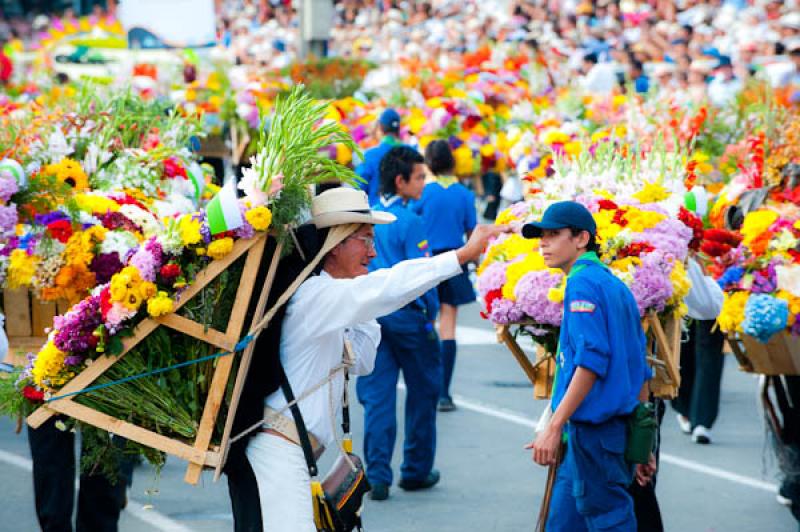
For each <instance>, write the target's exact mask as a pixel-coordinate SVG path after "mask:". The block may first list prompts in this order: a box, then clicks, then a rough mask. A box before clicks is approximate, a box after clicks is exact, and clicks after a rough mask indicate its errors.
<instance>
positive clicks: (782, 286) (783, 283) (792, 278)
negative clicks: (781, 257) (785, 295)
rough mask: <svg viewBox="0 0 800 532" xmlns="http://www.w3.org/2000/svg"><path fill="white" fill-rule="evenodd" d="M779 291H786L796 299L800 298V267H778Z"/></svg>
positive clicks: (776, 271)
mask: <svg viewBox="0 0 800 532" xmlns="http://www.w3.org/2000/svg"><path fill="white" fill-rule="evenodd" d="M775 273H776V274H777V275H778V290H786V291H787V292H789V293H790V294H792V295H793V296H795V297H800V266H798V265H796V264H793V265H791V266H776V267H775Z"/></svg>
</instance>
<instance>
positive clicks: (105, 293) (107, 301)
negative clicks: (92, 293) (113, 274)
mask: <svg viewBox="0 0 800 532" xmlns="http://www.w3.org/2000/svg"><path fill="white" fill-rule="evenodd" d="M109 310H111V290H109V289H108V287H107V286H106V287H105V288H103V290H102V291H101V292H100V315H101V316H102V317H103V321H106V318H107V317H108V311H109Z"/></svg>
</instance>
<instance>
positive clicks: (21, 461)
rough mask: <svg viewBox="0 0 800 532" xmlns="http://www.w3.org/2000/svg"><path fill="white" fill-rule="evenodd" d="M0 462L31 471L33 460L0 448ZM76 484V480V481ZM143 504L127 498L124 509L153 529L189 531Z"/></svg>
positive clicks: (172, 531) (176, 531) (165, 531)
mask: <svg viewBox="0 0 800 532" xmlns="http://www.w3.org/2000/svg"><path fill="white" fill-rule="evenodd" d="M0 462H5V463H6V464H9V465H12V466H14V467H17V468H19V469H23V470H25V471H28V472H31V471H33V462H32V461H31V459H30V458H26V457H24V456H20V455H18V454H14V453H9V452H7V451H3V450H2V449H0ZM76 485H77V481H76ZM144 506H145V505H144V504H143V503H141V502H138V501H135V500H133V499H130V498H129V499H128V505H127V506H126V507H125V511H126V512H128V513H129V514H130V515H132V516H133V517H135V518H136V519H139V520H140V521H142V522H144V523H146V524H148V525H150V527H151V529H153V530H160V531H162V532H191V529H190V528H188V527H186V526H184V525H182V524H180V523H179V522H177V521H175V520H174V519H170V518H169V517H167V516H166V515H164V514H162V513H161V512H158V511H156V510H146V509H145V507H144Z"/></svg>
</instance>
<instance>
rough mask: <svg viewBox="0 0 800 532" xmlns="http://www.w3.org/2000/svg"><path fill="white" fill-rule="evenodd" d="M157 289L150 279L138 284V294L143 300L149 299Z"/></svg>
mask: <svg viewBox="0 0 800 532" xmlns="http://www.w3.org/2000/svg"><path fill="white" fill-rule="evenodd" d="M156 292H157V289H156V285H155V284H154V283H151V282H150V281H143V282H142V283H141V284H140V285H139V295H140V296H141V297H142V299H143V300H145V299H150V298H151V297H153V296H154V295H156Z"/></svg>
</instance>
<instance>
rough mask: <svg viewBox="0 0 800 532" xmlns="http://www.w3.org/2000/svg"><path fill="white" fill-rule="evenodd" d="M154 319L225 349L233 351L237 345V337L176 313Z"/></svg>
mask: <svg viewBox="0 0 800 532" xmlns="http://www.w3.org/2000/svg"><path fill="white" fill-rule="evenodd" d="M154 319H155V321H157V322H158V323H160V324H161V325H164V326H165V327H169V328H170V329H174V330H176V331H179V332H182V333H184V334H188V335H189V336H191V337H193V338H197V339H198V340H201V341H203V342H206V343H209V344H211V345H213V346H215V347H219V348H220V349H224V350H225V351H231V350H232V349H233V348H234V347H236V342H237V339H236V338H231V337H229V335H227V334H225V333H224V332H222V331H218V330H216V329H211V328H206V327H205V326H204V325H203V324H202V323H197V322H196V321H192V320H190V319H188V318H184V317H183V316H179V315H177V314H175V313H173V314H165V315H164V316H159V317H158V318H154Z"/></svg>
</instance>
